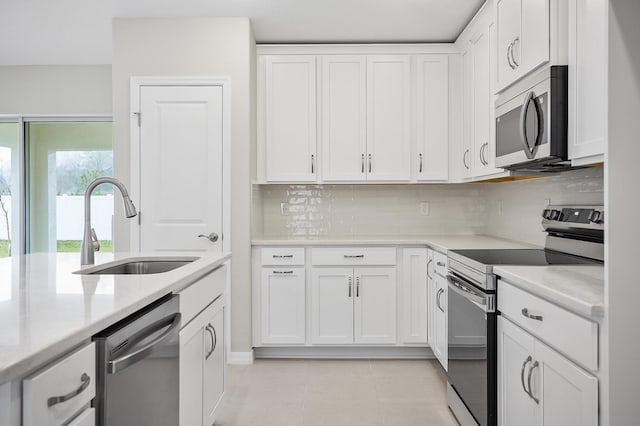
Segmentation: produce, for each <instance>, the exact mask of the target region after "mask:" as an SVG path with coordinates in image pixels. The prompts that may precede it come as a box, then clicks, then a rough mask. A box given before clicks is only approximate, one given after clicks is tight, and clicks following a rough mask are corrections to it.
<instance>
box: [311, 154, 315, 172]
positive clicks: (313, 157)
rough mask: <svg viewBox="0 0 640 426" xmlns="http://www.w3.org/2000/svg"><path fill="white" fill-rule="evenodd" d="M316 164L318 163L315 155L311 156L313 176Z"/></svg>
mask: <svg viewBox="0 0 640 426" xmlns="http://www.w3.org/2000/svg"><path fill="white" fill-rule="evenodd" d="M315 163H316V156H315V155H314V154H311V174H314V173H315V171H314V169H315Z"/></svg>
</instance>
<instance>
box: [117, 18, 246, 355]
mask: <svg viewBox="0 0 640 426" xmlns="http://www.w3.org/2000/svg"><path fill="white" fill-rule="evenodd" d="M254 45H255V40H254V38H253V33H252V31H251V26H250V22H249V19H248V18H171V19H155V18H153V19H152V18H148V19H114V21H113V120H114V123H113V125H114V128H113V132H114V133H113V134H114V139H113V149H114V175H115V176H118V177H119V178H121V179H122V180H123V181H124V182H125V183H126V184H129V182H130V169H129V167H130V164H129V157H130V152H129V149H130V148H129V147H130V145H129V117H130V107H129V99H130V94H129V83H130V78H131V77H132V76H137V77H144V76H214V77H230V80H231V164H230V167H231V212H232V218H231V250H232V252H233V260H232V271H231V281H232V283H231V286H232V287H231V313H232V317H231V326H232V330H231V334H232V335H231V350H232V351H238V352H244V351H249V350H250V349H251V262H250V258H251V242H250V237H251V236H250V233H251V218H250V211H251V183H250V182H251V180H250V178H251V168H252V165H251V158H252V148H251V145H252V143H254V141H255V112H254V111H253V110H254V109H255V102H252V100H253V99H255V82H254V81H253V76H254V75H255V70H254V68H255V58H254V57H253V56H254V50H253V49H254ZM134 202H135V200H134ZM115 214H116V218H117V220H116V223H115V241H114V244H115V247H116V250H118V251H122V250H128V248H129V247H128V245H129V223H130V222H129V221H127V220H126V219H124V218H123V215H122V212H120V211H119V209H116V211H115Z"/></svg>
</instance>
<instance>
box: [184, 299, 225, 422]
mask: <svg viewBox="0 0 640 426" xmlns="http://www.w3.org/2000/svg"><path fill="white" fill-rule="evenodd" d="M224 309H225V296H224V295H222V296H220V297H219V298H218V299H217V300H216V301H214V302H213V303H211V304H210V305H209V306H208V307H207V308H206V309H205V310H204V311H202V312H201V313H200V314H198V315H197V316H196V317H195V318H194V319H193V320H192V321H191V322H190V323H188V324H187V325H186V326H185V327H184V328H183V329H182V330H180V425H182V426H192V425H207V426H208V425H211V424H213V423H214V421H215V414H216V408H217V407H218V406H219V403H220V400H221V399H222V395H223V393H224V388H225V381H226V374H225V335H224V328H225V327H224Z"/></svg>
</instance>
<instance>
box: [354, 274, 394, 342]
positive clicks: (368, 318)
mask: <svg viewBox="0 0 640 426" xmlns="http://www.w3.org/2000/svg"><path fill="white" fill-rule="evenodd" d="M354 278H355V298H354V327H355V331H354V341H355V343H358V344H395V343H396V329H397V321H396V268H356V269H355V270H354Z"/></svg>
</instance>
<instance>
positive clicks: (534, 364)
mask: <svg viewBox="0 0 640 426" xmlns="http://www.w3.org/2000/svg"><path fill="white" fill-rule="evenodd" d="M538 365H540V364H538V361H536V362H534V363H533V364H532V365H531V369H530V370H529V375H528V376H527V387H528V388H529V392H528V393H529V396H530V397H531V399H533V400H534V401H535V403H536V404H538V405H540V400H539V399H538V398H536V397H535V396H533V390H531V375H532V374H533V370H535V369H536V368H537V367H538Z"/></svg>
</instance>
